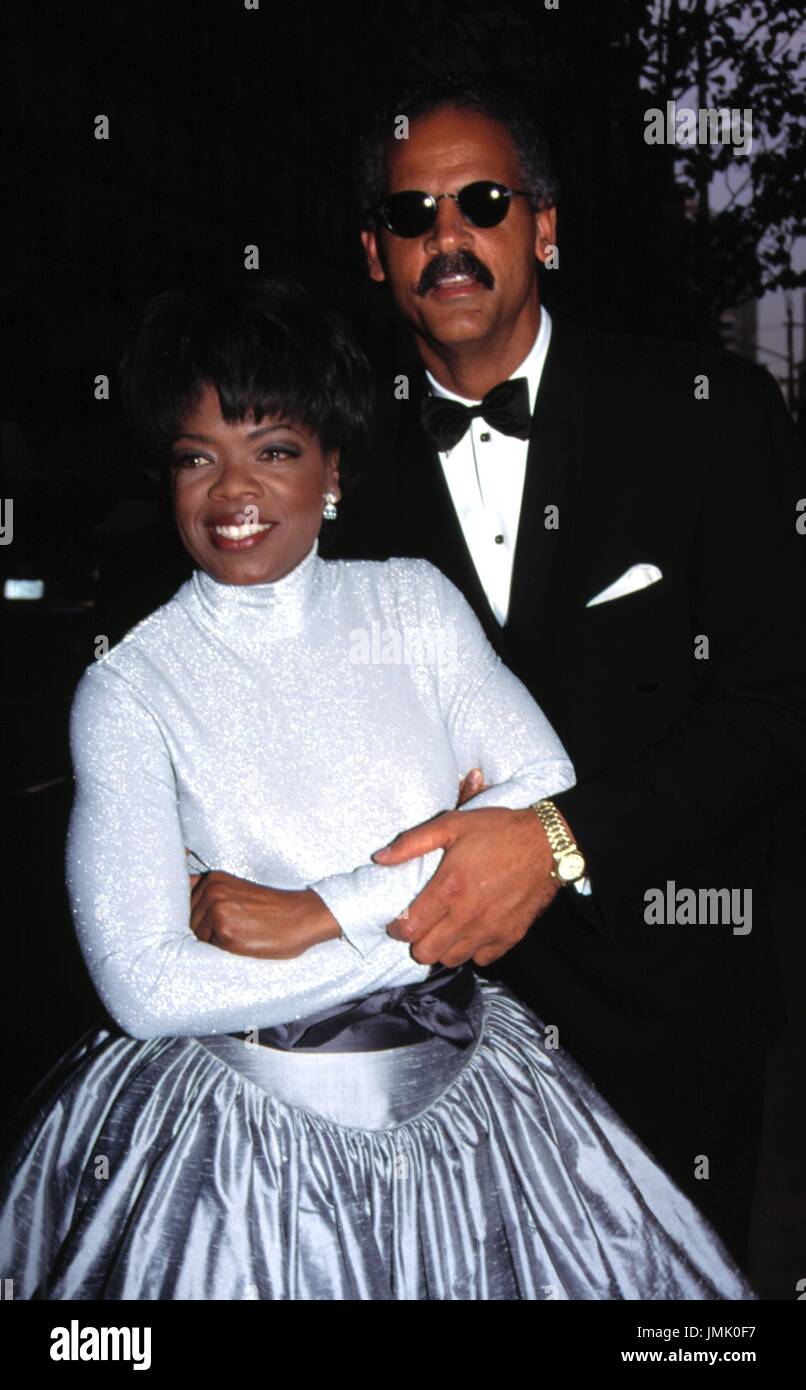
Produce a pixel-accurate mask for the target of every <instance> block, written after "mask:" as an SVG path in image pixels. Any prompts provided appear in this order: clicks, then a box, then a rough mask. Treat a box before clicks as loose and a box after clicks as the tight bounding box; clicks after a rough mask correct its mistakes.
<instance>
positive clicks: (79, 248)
mask: <svg viewBox="0 0 806 1390" xmlns="http://www.w3.org/2000/svg"><path fill="white" fill-rule="evenodd" d="M646 10H647V6H646V5H645V4H643V3H640V2H639V0H635V2H633V0H620V3H619V0H616V3H612V4H608V3H605V0H586V2H584V3H583V0H562V3H561V6H560V9H559V10H557V11H546V10H545V9H544V7H543V5H542V4H541V3H540V0H524V3H503V0H501V2H500V3H489V4H486V5H474V4H467V5H465V6H462V7H459V8H458V9H457V7H455V6H448V5H444V4H441V3H438V2H435V0H432V2H431V3H430V4H419V3H411V4H389V3H378V4H375V5H372V6H369V5H358V4H355V5H351V4H338V5H321V6H320V5H311V4H307V3H304V2H303V3H298V4H295V5H282V4H278V3H276V2H274V3H269V0H261V4H260V8H259V10H257V11H250V10H246V9H245V8H244V5H243V3H242V0H213V2H212V3H209V4H207V5H199V4H192V5H190V4H184V3H171V0H163V3H143V2H142V0H141V3H137V4H134V3H119V2H118V3H98V4H94V3H83V4H81V3H78V4H70V5H67V4H60V5H51V6H49V5H35V4H30V5H22V4H18V5H10V6H8V7H7V9H6V11H5V15H4V18H3V21H2V23H3V26H4V28H5V31H6V32H5V35H4V40H5V42H4V49H5V52H6V55H7V56H6V76H5V80H4V88H5V95H4V101H5V102H6V103H7V104H8V107H9V110H8V118H7V120H6V122H5V128H6V130H7V132H8V133H9V139H8V141H7V149H6V152H5V154H4V157H3V167H4V170H5V178H6V182H7V190H6V192H7V197H6V208H7V211H6V214H5V221H4V232H5V250H4V253H3V258H2V267H1V268H0V303H2V308H3V320H2V331H1V332H0V352H2V362H1V364H0V421H1V422H2V424H0V431H2V433H0V468H1V469H2V480H1V481H2V496H3V497H13V499H14V540H13V544H12V545H10V546H7V547H4V548H2V549H0V577H2V578H5V577H9V576H10V577H16V578H22V577H26V576H27V577H30V578H44V579H45V584H46V593H45V599H44V600H43V601H42V602H30V603H25V602H10V601H7V600H0V637H2V646H3V654H4V657H5V662H4V676H3V681H2V687H1V688H0V698H2V711H3V721H2V734H1V735H0V737H2V756H3V766H4V769H5V772H6V777H5V778H4V788H3V807H4V811H5V816H4V822H5V830H4V837H3V838H4V845H5V850H6V864H5V869H4V875H3V888H4V904H5V911H4V913H3V916H2V919H0V920H1V921H2V926H1V927H0V930H2V936H3V941H2V949H3V961H4V975H5V980H6V988H5V991H4V1008H3V1011H2V1013H3V1017H2V1029H3V1037H2V1049H3V1052H2V1055H3V1057H4V1058H5V1059H6V1064H5V1067H4V1089H5V1091H6V1102H5V1106H6V1110H8V1109H9V1108H11V1107H13V1106H14V1105H15V1104H17V1103H18V1102H19V1101H20V1100H21V1099H22V1097H23V1096H24V1095H25V1094H26V1093H27V1092H28V1091H29V1090H30V1089H31V1087H32V1086H33V1084H34V1083H35V1082H36V1080H37V1079H38V1078H39V1077H40V1076H41V1075H42V1073H43V1071H44V1069H45V1068H46V1066H48V1065H49V1064H50V1063H51V1062H53V1061H54V1060H55V1059H56V1057H57V1056H58V1055H59V1053H60V1052H61V1051H62V1050H63V1049H64V1048H65V1047H66V1046H67V1045H68V1044H69V1043H70V1042H72V1041H73V1040H74V1039H75V1037H76V1036H77V1035H78V1034H79V1033H80V1031H81V1030H82V1029H83V1028H84V1027H86V1026H87V1025H88V1024H90V1023H91V1022H93V1021H94V1020H95V1019H96V1018H97V1017H98V1011H99V1006H98V1004H97V1002H96V1000H95V996H94V992H93V990H92V987H91V985H90V984H89V981H88V979H87V976H86V973H85V971H84V968H83V964H82V962H81V959H80V956H79V954H78V950H77V947H76V945H75V943H74V940H73V935H72V928H71V924H70V917H69V911H68V908H67V903H66V897H65V891H64V880H63V843H64V833H65V827H66V822H67V816H68V814H69V808H70V802H71V798H72V784H71V779H70V762H69V752H68V748H67V739H66V734H67V716H68V711H69V704H70V698H71V695H72V691H73V689H74V688H75V685H76V682H77V680H78V678H79V677H80V675H81V672H82V671H83V669H84V668H85V666H86V665H87V664H88V663H89V662H90V661H91V660H92V659H93V654H94V646H95V640H96V638H97V637H98V636H99V635H100V634H104V635H106V636H107V637H108V638H109V641H110V643H114V642H115V641H117V640H118V639H119V638H120V637H121V636H122V635H123V633H124V632H125V631H126V630H127V629H128V628H129V627H130V626H131V625H132V624H133V623H134V622H135V621H137V619H138V618H140V617H141V616H144V615H145V614H146V613H147V612H149V611H151V610H152V609H153V608H154V607H155V606H156V605H157V604H158V603H160V602H163V601H164V600H166V599H167V598H169V597H170V595H171V594H172V593H173V592H174V591H175V589H176V588H177V587H178V584H179V583H180V582H181V581H182V579H183V578H184V577H185V574H186V573H188V572H189V566H188V563H187V562H186V560H185V557H184V555H183V553H182V552H181V551H180V549H179V547H178V543H177V542H176V541H175V538H174V535H173V531H172V528H171V525H170V522H169V521H166V519H165V518H164V515H163V513H162V511H161V507H160V498H159V494H158V491H157V490H156V488H155V487H154V485H153V484H152V483H151V482H150V481H149V479H148V477H147V476H146V474H145V473H144V472H143V471H142V468H141V466H140V465H141V460H140V458H139V457H138V455H137V452H136V450H135V448H134V447H133V445H132V444H131V443H130V441H129V440H128V437H127V434H126V431H125V428H124V426H123V422H122V420H121V418H120V413H119V410H118V407H117V404H116V401H115V392H114V372H115V365H116V362H117V359H118V356H119V353H120V349H121V345H122V342H123V340H124V337H125V334H126V332H127V331H128V330H129V328H130V326H131V324H132V322H133V320H134V319H135V318H136V316H137V314H138V313H139V311H140V310H141V308H142V306H143V304H144V302H145V301H146V299H147V298H148V297H149V296H150V295H152V294H154V293H157V292H158V291H160V290H163V289H168V288H178V287H192V286H193V285H194V284H198V283H203V282H206V281H209V279H210V278H211V277H217V278H220V279H232V278H233V277H236V276H238V275H239V274H246V273H247V272H245V271H244V270H243V256H244V247H245V246H246V245H247V244H256V245H257V246H258V247H259V250H260V272H261V273H271V272H272V271H277V270H284V271H292V272H295V273H297V274H300V275H301V276H302V277H303V278H305V279H306V280H307V281H308V283H310V284H311V285H312V286H313V287H314V288H315V289H317V290H319V291H320V292H321V293H322V294H323V295H324V296H326V297H327V298H328V299H329V300H330V301H331V302H332V303H334V304H336V305H338V306H339V307H341V308H342V309H343V310H344V311H346V312H347V313H348V314H349V316H350V318H351V319H352V322H353V324H354V326H355V328H356V330H357V332H358V333H359V336H360V337H361V338H362V340H363V342H364V345H365V347H366V348H367V350H368V351H369V353H370V354H371V356H372V357H373V358H374V360H375V361H376V362H378V363H379V364H383V363H388V362H394V361H395V355H396V353H398V352H400V351H401V350H402V340H401V335H400V330H399V328H398V326H397V324H396V322H395V320H394V318H393V316H392V315H391V312H390V310H389V308H388V306H387V303H386V299H385V297H384V292H383V291H382V290H381V291H379V290H378V287H376V286H372V285H370V283H369V282H368V281H367V280H366V277H365V273H364V267H363V262H362V257H361V254H360V246H359V243H358V222H357V217H356V214H355V210H354V209H353V207H352V202H351V197H350V176H349V166H350V154H351V149H352V144H353V140H354V137H355V131H356V126H357V122H358V120H359V118H360V116H361V114H362V112H363V111H364V109H365V105H366V102H367V100H368V99H369V98H370V97H371V95H372V91H373V88H375V89H378V88H380V89H383V90H387V91H388V90H389V89H390V88H391V87H393V86H394V85H395V84H396V83H397V82H398V81H399V80H400V79H409V78H411V77H413V76H420V75H425V74H429V73H430V74H437V73H440V72H444V71H454V72H462V71H464V72H480V73H483V72H493V73H496V74H497V75H499V76H502V75H507V74H509V75H510V76H511V78H512V80H513V81H515V80H517V81H518V83H519V84H521V85H523V84H526V86H527V90H528V93H529V96H530V99H531V100H532V102H533V105H534V107H535V109H536V110H537V112H538V114H539V115H540V117H541V119H542V121H543V124H544V126H545V128H546V131H547V133H548V135H549V139H550V142H551V145H552V148H553V150H554V153H555V157H556V161H557V164H558V166H559V172H560V179H561V188H562V195H561V200H560V221H559V235H558V241H559V243H560V248H561V268H560V270H558V271H556V272H552V273H551V274H550V275H545V274H544V276H543V295H544V298H545V300H546V302H547V303H548V304H549V306H550V307H551V308H552V309H553V310H556V311H559V312H563V313H565V314H567V315H569V316H570V317H573V318H576V319H578V320H580V321H583V322H587V323H594V324H606V325H610V326H613V327H618V328H622V329H626V330H635V331H649V332H654V333H658V334H663V335H667V336H674V337H689V338H696V339H699V340H701V341H707V340H713V339H714V338H715V337H717V336H719V333H720V327H721V325H720V314H721V311H722V309H723V308H724V301H725V293H727V291H725V290H724V287H725V284H726V282H728V281H737V280H738V282H739V283H741V274H742V273H744V271H743V267H742V265H740V264H739V259H738V252H737V259H736V261H735V263H732V262H731V258H730V257H729V256H727V255H724V256H723V257H722V260H721V261H720V257H719V255H714V249H713V247H711V248H710V249H709V247H707V246H706V245H705V240H704V236H703V226H702V224H701V222H700V223H698V222H697V220H696V219H695V220H694V221H692V219H691V218H690V216H688V215H687V206H688V204H687V199H688V198H689V196H690V191H691V190H690V189H688V190H687V189H686V188H685V187H683V186H682V185H681V183H680V181H679V180H678V181H677V182H676V181H675V177H674V170H673V167H672V163H671V157H670V155H669V154H668V153H667V152H666V151H662V150H658V149H656V148H654V147H650V146H647V145H646V144H645V143H644V140H643V132H644V119H643V113H644V111H645V109H646V108H647V107H648V106H652V105H656V104H657V105H662V104H663V102H662V100H656V99H655V98H654V97H652V96H651V95H649V94H648V93H647V92H646V91H644V90H641V88H640V85H639V78H640V73H641V71H642V69H644V68H646V65H647V61H648V58H647V49H646V46H645V45H644V44H642V42H641V41H640V39H639V27H640V22H641V20H642V18H643V17H644V16H645V14H646ZM99 114H103V115H106V116H108V118H109V122H110V138H109V140H107V141H99V140H96V139H95V137H94V121H95V117H96V116H97V115H99ZM785 182H786V180H785V179H784V178H783V177H782V178H781V180H780V183H781V186H782V188H783V185H784V183H785ZM781 196H782V198H783V192H782V194H781ZM783 211H785V208H784V209H783ZM783 211H782V216H783ZM709 256H710V259H708V257H709ZM715 265H716V266H717V270H715V269H714V266H715ZM720 265H721V267H722V269H721V270H720V269H719V267H720ZM251 273H253V274H254V272H251ZM745 278H746V276H745ZM720 287H721V288H722V291H724V292H722V293H721V292H720ZM99 374H106V375H107V376H108V377H109V378H110V381H111V382H112V392H111V399H109V400H96V399H95V396H94V389H95V378H96V377H97V376H98V375H99ZM803 841H804V825H803V808H802V807H796V808H787V809H786V811H785V812H784V813H782V816H781V825H780V838H779V844H780V860H781V862H780V865H779V872H778V876H777V889H776V892H777V914H776V915H777V922H778V926H779V937H780V943H779V944H780V949H781V952H782V955H783V958H784V963H785V974H786V977H787V979H788V980H789V982H790V988H791V1014H792V1025H791V1027H790V1030H789V1032H788V1033H787V1035H786V1037H785V1038H784V1039H783V1040H782V1042H781V1043H780V1044H779V1045H778V1046H777V1047H776V1049H775V1051H774V1053H773V1056H772V1059H771V1070H770V1099H769V1104H768V1116H767V1134H766V1146H765V1158H764V1164H763V1169H762V1174H761V1177H760V1182H759V1191H758V1202H757V1220H756V1234H755V1255H754V1264H753V1268H752V1270H751V1274H752V1275H753V1277H754V1278H755V1281H756V1285H757V1287H758V1288H759V1290H760V1291H761V1292H762V1293H765V1294H766V1295H767V1296H770V1297H775V1298H793V1297H796V1292H795V1284H796V1281H797V1279H799V1278H801V1277H803V1276H804V1275H806V1268H804V1267H803V1259H802V1252H803V1249H804V1245H805V1244H806V1241H805V1239H804V1238H805V1237H806V1191H805V1188H806V1185H805V1184H804V1171H803V1170H804V1152H805V1151H806V1136H805V1135H804V1121H803V1115H802V1104H801V1095H802V1076H803V1070H804V1061H805V1060H806V1040H805V1039H804V1032H803V1027H802V1016H803V1009H802V994H803V982H804V978H806V968H805V966H806V962H804V945H803V933H802V926H803V920H804V910H803V905H802V904H803V895H802V889H801V884H800V882H799V881H798V870H799V868H800V866H801V865H802V863H803V859H804V855H803Z"/></svg>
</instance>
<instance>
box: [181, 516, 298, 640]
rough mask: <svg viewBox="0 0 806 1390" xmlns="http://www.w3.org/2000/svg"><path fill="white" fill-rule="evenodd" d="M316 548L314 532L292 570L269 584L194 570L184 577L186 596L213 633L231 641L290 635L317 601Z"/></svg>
mask: <svg viewBox="0 0 806 1390" xmlns="http://www.w3.org/2000/svg"><path fill="white" fill-rule="evenodd" d="M318 551H319V539H318V537H316V538H315V540H314V542H313V545H312V546H311V548H310V550H309V551H308V553H307V555H305V556H304V557H303V558H302V559H301V560H300V562H299V564H297V565H296V566H295V567H294V569H292V570H289V572H288V574H284V575H283V577H282V579H274V580H272V581H271V582H269V583H267V584H224V583H223V582H222V581H221V580H220V579H214V578H213V576H212V575H211V574H208V573H207V571H206V570H201V569H196V570H194V571H193V574H192V575H191V578H190V579H189V580H188V589H189V598H190V600H191V602H192V603H193V605H194V607H195V608H196V610H197V612H198V614H199V616H200V617H201V618H202V620H203V621H204V622H205V624H206V625H208V626H210V627H211V629H212V630H213V631H214V632H215V635H216V636H219V637H221V638H223V639H224V640H225V641H227V640H229V641H230V642H232V644H233V645H245V646H246V648H249V647H254V644H255V643H260V642H263V641H264V640H265V639H266V638H273V637H289V636H291V634H293V633H295V632H299V631H301V629H302V628H303V627H304V625H305V622H306V619H307V617H308V615H309V613H310V611H311V608H312V607H313V606H314V604H315V598H316V591H317V589H318V586H319V582H320V578H321V571H322V567H323V565H324V561H323V560H322V559H320V557H319V553H318ZM239 638H240V639H241V640H240V641H239V640H238V639H239Z"/></svg>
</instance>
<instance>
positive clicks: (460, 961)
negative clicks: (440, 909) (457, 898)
mask: <svg viewBox="0 0 806 1390" xmlns="http://www.w3.org/2000/svg"><path fill="white" fill-rule="evenodd" d="M480 944H481V943H480V942H479V939H478V932H476V933H473V932H465V933H464V934H463V935H462V936H460V937H457V936H456V927H455V925H454V924H453V923H452V922H451V921H450V919H449V918H447V917H446V918H445V919H444V920H443V921H442V922H440V923H438V924H437V926H435V927H433V928H432V929H431V931H429V932H428V933H427V934H426V935H425V936H423V937H421V939H420V940H419V941H417V942H415V944H414V945H413V946H412V948H411V954H412V955H413V957H414V959H415V960H416V961H417V962H418V964H420V965H436V964H437V963H439V964H441V965H450V966H454V965H464V963H465V961H467V960H470V959H471V957H472V955H473V952H474V950H475V949H476V948H477V947H478V946H479V945H480Z"/></svg>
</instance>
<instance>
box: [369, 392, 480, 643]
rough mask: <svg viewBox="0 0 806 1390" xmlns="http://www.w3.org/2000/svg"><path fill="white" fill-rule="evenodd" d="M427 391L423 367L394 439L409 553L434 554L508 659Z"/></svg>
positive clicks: (432, 557)
mask: <svg viewBox="0 0 806 1390" xmlns="http://www.w3.org/2000/svg"><path fill="white" fill-rule="evenodd" d="M426 391H427V382H426V377H425V373H424V372H423V371H419V372H418V373H417V374H416V376H415V377H414V379H413V380H412V390H411V395H410V398H409V400H407V401H404V402H403V403H402V408H401V411H400V416H399V429H398V434H397V439H396V444H395V449H396V469H397V477H398V483H399V497H400V507H401V512H402V516H401V522H402V537H403V541H404V544H405V546H406V553H407V554H408V555H420V556H423V557H424V558H425V559H426V560H430V561H431V562H432V564H434V565H437V567H438V568H439V569H441V570H442V572H443V574H446V575H447V576H448V578H449V579H450V580H452V581H453V583H454V584H455V585H456V587H457V588H458V589H461V591H462V593H463V594H464V595H465V598H466V599H467V601H468V603H469V604H470V606H471V608H472V609H473V610H474V612H475V614H476V616H477V617H478V619H479V621H480V623H481V625H482V627H483V628H484V631H485V632H486V634H487V637H488V638H489V640H490V642H491V643H492V645H493V647H494V648H495V650H496V651H497V652H498V653H499V655H500V656H502V657H503V659H504V660H506V659H507V644H506V638H505V635H504V630H503V629H502V627H501V624H500V623H499V621H498V619H497V618H496V616H495V614H494V613H493V611H492V609H491V608H490V605H489V603H488V601H487V596H486V594H485V592H484V588H483V586H482V584H481V581H480V579H479V576H478V572H477V570H476V566H475V564H474V563H473V557H472V555H471V554H470V551H469V550H468V547H467V543H466V541H465V538H464V534H463V532H462V527H461V525H460V523H459V518H458V517H457V515H456V510H455V508H454V505H453V500H452V498H451V494H450V492H449V490H448V484H447V483H446V481H445V475H444V473H443V471H442V466H441V464H440V461H439V455H438V453H437V450H436V447H435V445H434V443H433V440H432V439H431V438H430V436H429V435H428V434H427V433H426V431H425V430H424V429H423V426H422V422H421V420H420V400H421V399H422V397H423V396H424V395H425V394H426Z"/></svg>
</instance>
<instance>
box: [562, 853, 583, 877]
mask: <svg viewBox="0 0 806 1390" xmlns="http://www.w3.org/2000/svg"><path fill="white" fill-rule="evenodd" d="M584 872H585V860H584V859H583V858H582V855H581V854H564V855H563V857H562V859H561V860H560V862H559V864H558V865H557V877H558V878H560V879H562V881H563V883H573V882H574V879H577V878H581V877H582V875H583V874H584Z"/></svg>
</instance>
